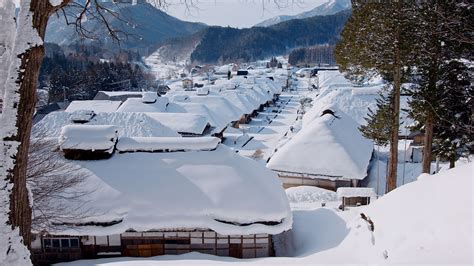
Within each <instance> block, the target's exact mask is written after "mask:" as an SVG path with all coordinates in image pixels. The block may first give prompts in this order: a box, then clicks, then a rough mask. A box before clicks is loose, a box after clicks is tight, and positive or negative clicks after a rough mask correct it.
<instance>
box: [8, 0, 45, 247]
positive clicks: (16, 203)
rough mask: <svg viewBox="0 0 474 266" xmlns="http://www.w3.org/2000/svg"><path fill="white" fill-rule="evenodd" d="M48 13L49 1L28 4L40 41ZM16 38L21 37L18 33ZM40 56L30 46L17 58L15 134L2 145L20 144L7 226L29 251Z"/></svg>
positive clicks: (36, 48) (11, 176)
mask: <svg viewBox="0 0 474 266" xmlns="http://www.w3.org/2000/svg"><path fill="white" fill-rule="evenodd" d="M51 10H52V7H51V5H50V4H49V1H43V0H32V1H31V3H30V11H31V13H32V14H33V17H32V22H33V23H32V26H33V28H34V29H36V30H37V31H38V35H39V36H40V37H41V39H44V34H45V30H46V24H47V22H48V17H49V14H50V12H51ZM19 34H22V33H21V32H20V33H19ZM43 56H44V47H43V45H39V46H34V47H31V48H29V49H27V50H26V51H25V52H24V53H22V54H20V55H19V58H21V65H20V70H21V71H19V72H18V76H17V79H16V81H15V82H16V83H17V84H19V89H18V94H19V99H18V102H17V108H16V117H17V120H16V125H15V126H16V130H17V132H15V133H14V134H12V135H11V136H9V137H8V138H5V139H4V141H8V142H18V143H20V145H19V147H18V150H17V153H16V155H14V159H15V164H14V166H13V169H12V171H11V172H9V174H8V175H7V180H8V182H10V183H11V184H13V187H12V191H11V193H10V213H9V222H10V224H11V226H12V227H13V228H15V227H18V228H19V229H20V235H21V236H22V237H23V241H24V244H25V245H26V246H28V247H29V245H30V242H31V206H30V200H29V193H28V189H27V186H26V170H27V167H26V166H27V162H28V147H29V138H30V133H31V127H32V123H33V114H34V109H35V104H36V83H37V80H38V75H39V70H40V67H41V62H42V60H43Z"/></svg>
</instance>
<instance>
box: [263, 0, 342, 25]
mask: <svg viewBox="0 0 474 266" xmlns="http://www.w3.org/2000/svg"><path fill="white" fill-rule="evenodd" d="M349 8H351V2H350V1H349V0H329V1H328V2H326V3H324V4H322V5H320V6H317V7H315V8H313V9H311V10H310V11H306V12H303V13H300V14H297V15H294V16H286V15H281V16H276V17H273V18H269V19H267V20H264V21H262V22H260V23H258V24H257V25H255V27H269V26H272V25H275V24H278V23H280V22H284V21H288V20H292V19H303V18H310V17H314V16H326V15H333V14H336V13H337V12H340V11H343V10H346V9H349Z"/></svg>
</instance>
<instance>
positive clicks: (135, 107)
mask: <svg viewBox="0 0 474 266" xmlns="http://www.w3.org/2000/svg"><path fill="white" fill-rule="evenodd" d="M146 97H147V98H145V102H144V101H143V100H144V99H142V98H128V99H127V100H126V101H125V102H123V104H122V105H121V106H120V107H119V108H118V109H117V112H150V113H151V112H164V111H165V110H166V106H167V105H168V98H167V97H157V98H156V101H153V102H151V103H149V102H146V100H149V97H150V94H147V96H146Z"/></svg>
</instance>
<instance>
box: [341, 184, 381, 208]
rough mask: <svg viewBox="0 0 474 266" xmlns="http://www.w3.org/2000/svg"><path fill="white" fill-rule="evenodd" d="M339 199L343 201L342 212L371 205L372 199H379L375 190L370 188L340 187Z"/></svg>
mask: <svg viewBox="0 0 474 266" xmlns="http://www.w3.org/2000/svg"><path fill="white" fill-rule="evenodd" d="M336 193H337V198H338V199H340V200H342V204H341V207H340V208H341V210H345V208H346V207H357V206H362V205H369V203H370V201H371V199H374V198H375V197H377V194H375V191H374V189H373V188H368V187H340V188H338V189H337V191H336Z"/></svg>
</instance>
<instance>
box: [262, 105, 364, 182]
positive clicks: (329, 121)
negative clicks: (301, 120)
mask: <svg viewBox="0 0 474 266" xmlns="http://www.w3.org/2000/svg"><path fill="white" fill-rule="evenodd" d="M333 111H335V114H336V116H338V117H339V118H336V117H334V116H332V115H331V114H325V115H323V116H322V117H319V118H317V119H314V121H313V122H311V123H310V124H309V125H305V126H303V128H302V129H301V131H299V132H298V133H297V134H296V135H295V136H294V137H293V138H292V139H290V140H289V141H288V142H287V143H286V144H284V145H283V146H282V147H281V148H279V149H278V151H277V152H276V153H275V154H274V155H273V156H272V158H271V159H270V161H269V162H268V164H267V167H268V168H270V169H273V170H276V171H280V172H290V173H297V174H305V175H309V177H312V176H314V177H315V178H326V179H331V180H335V179H364V178H365V177H366V176H367V168H368V166H369V162H370V159H371V157H372V150H373V144H372V142H371V141H370V140H368V139H366V138H364V137H363V136H362V135H361V133H360V131H359V129H358V127H359V125H358V124H357V123H356V122H355V121H354V120H353V119H352V118H350V117H349V116H348V115H346V114H345V113H343V112H341V111H337V110H336V109H334V110H333Z"/></svg>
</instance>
